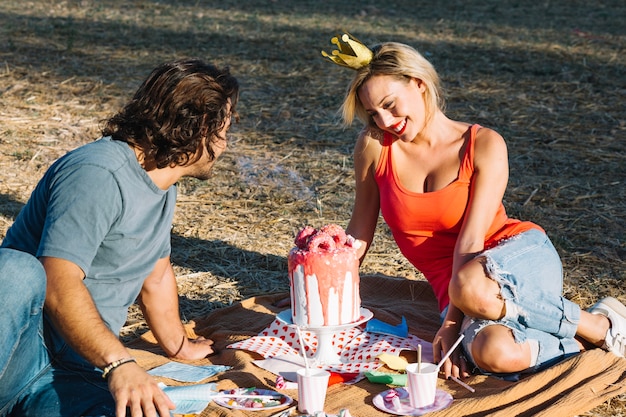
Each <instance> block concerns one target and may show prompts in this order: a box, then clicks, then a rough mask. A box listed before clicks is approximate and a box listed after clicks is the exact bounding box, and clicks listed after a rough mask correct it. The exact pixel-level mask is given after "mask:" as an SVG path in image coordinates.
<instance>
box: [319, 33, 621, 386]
mask: <svg viewBox="0 0 626 417" xmlns="http://www.w3.org/2000/svg"><path fill="white" fill-rule="evenodd" d="M342 41H343V43H342V42H340V41H339V39H337V38H333V40H332V42H333V43H335V44H336V45H337V46H338V50H337V51H334V52H333V54H332V55H328V54H326V53H324V52H323V53H322V54H323V55H324V56H326V57H327V58H329V59H330V60H332V61H333V62H334V63H336V64H339V65H342V66H346V67H349V68H352V69H354V70H356V75H355V76H354V79H353V81H352V82H351V84H350V86H349V89H348V92H347V94H346V97H345V100H344V102H343V106H342V112H343V119H344V122H345V124H347V125H350V124H351V123H352V121H353V120H354V118H355V116H356V117H358V118H359V119H361V120H362V121H363V122H364V123H365V128H364V129H363V130H362V131H361V133H360V134H359V137H358V139H357V143H356V147H355V150H354V158H355V161H354V165H355V177H356V196H355V203H354V209H353V212H352V217H351V220H350V222H349V225H348V227H347V232H348V233H349V234H350V235H352V236H353V237H354V238H356V239H357V240H360V241H361V242H362V245H361V249H360V254H359V255H360V257H361V259H363V257H364V256H365V254H366V252H367V249H368V247H369V245H370V244H371V242H372V239H373V236H374V231H375V228H376V223H377V219H378V214H379V211H380V212H381V213H382V215H383V217H384V219H385V221H386V223H387V224H388V225H389V227H390V229H391V231H392V233H393V236H394V239H395V241H396V243H397V244H398V247H399V248H400V250H401V251H402V253H403V254H404V256H406V258H407V259H408V260H409V261H410V262H411V263H412V264H413V265H414V266H415V267H416V268H417V269H418V270H420V271H421V272H422V273H423V274H424V276H425V277H426V279H427V280H428V281H429V283H430V284H431V286H432V288H433V290H434V292H435V295H436V297H437V300H438V303H439V308H440V311H441V317H442V325H441V327H440V329H439V331H438V332H437V334H436V335H435V338H434V341H433V347H434V352H435V360H436V361H438V360H439V358H440V357H441V353H442V352H447V350H448V349H449V348H450V347H451V346H452V345H453V343H454V342H455V341H456V339H457V338H458V337H459V334H464V336H465V337H464V339H463V349H462V350H463V351H464V352H463V353H464V354H462V353H460V352H459V351H457V352H455V353H454V354H453V355H451V357H450V359H448V360H447V361H446V363H445V365H444V367H443V372H444V374H445V376H446V377H449V376H450V375H453V376H456V377H458V376H468V375H469V371H474V370H478V371H480V372H482V373H485V374H495V375H499V376H502V377H505V378H516V377H517V376H519V373H521V372H524V371H527V372H530V371H536V370H539V369H542V368H545V367H547V366H549V365H551V364H553V363H555V362H557V361H560V360H562V359H563V358H566V357H567V356H570V355H573V354H575V353H577V352H579V351H580V350H581V349H583V348H584V347H585V346H602V347H604V348H605V349H607V350H610V351H612V352H614V353H615V354H617V355H619V356H622V357H623V356H624V355H625V353H626V307H625V306H624V305H622V304H621V303H620V302H619V301H617V300H616V299H614V298H606V299H603V300H601V301H600V302H598V303H597V304H596V305H595V306H594V307H592V308H591V309H590V310H589V312H587V311H582V310H581V309H580V307H579V306H578V305H576V304H574V303H572V302H571V301H568V300H566V299H565V298H563V297H562V267H561V261H560V259H559V256H558V254H557V252H556V250H555V249H554V247H553V246H552V244H551V242H550V240H549V239H548V237H547V236H546V234H545V232H544V231H543V229H542V228H541V227H540V226H538V225H536V224H534V223H531V222H522V221H519V220H515V219H511V218H508V217H507V215H506V212H505V209H504V206H503V204H502V198H503V195H504V192H505V189H506V185H507V181H508V159H507V149H506V144H505V142H504V139H503V138H502V136H500V135H499V134H498V133H497V132H495V131H493V130H491V129H488V128H484V127H481V126H478V125H476V124H469V123H464V122H460V121H455V120H451V119H449V118H448V117H447V116H446V115H445V114H444V112H443V110H442V109H443V99H442V96H441V91H440V86H439V77H438V75H437V73H436V71H435V69H434V68H433V66H432V65H431V64H430V63H429V62H428V61H427V60H426V59H425V58H424V57H423V56H422V55H420V54H419V53H418V52H417V51H416V50H415V49H413V48H412V47H410V46H407V45H404V44H399V43H393V42H389V43H383V44H380V45H377V46H375V47H373V48H372V49H371V50H369V49H368V48H367V47H365V46H364V45H362V44H361V43H360V42H358V41H357V40H356V39H354V38H351V37H350V36H349V35H343V37H342Z"/></svg>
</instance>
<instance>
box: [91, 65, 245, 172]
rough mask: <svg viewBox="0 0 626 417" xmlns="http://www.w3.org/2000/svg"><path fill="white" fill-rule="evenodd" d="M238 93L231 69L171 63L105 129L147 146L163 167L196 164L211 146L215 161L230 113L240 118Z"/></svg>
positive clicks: (148, 156)
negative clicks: (216, 146)
mask: <svg viewBox="0 0 626 417" xmlns="http://www.w3.org/2000/svg"><path fill="white" fill-rule="evenodd" d="M238 98H239V83H238V82H237V79H236V78H235V77H233V76H232V75H231V74H230V72H229V69H228V68H224V69H219V68H217V67H215V66H214V65H211V64H207V63H204V62H203V61H201V60H199V59H182V60H177V61H173V62H170V63H165V64H162V65H160V66H158V67H157V68H156V69H154V71H152V73H151V74H150V75H149V76H148V78H147V79H146V80H145V81H144V82H143V84H142V85H141V86H140V87H139V89H138V90H137V92H136V93H135V95H134V97H133V98H132V99H131V100H130V102H129V103H128V104H126V106H125V107H124V108H123V109H122V110H120V111H119V113H117V114H116V115H114V116H113V117H111V118H110V119H108V120H107V121H106V122H105V125H104V128H103V129H102V134H103V136H111V137H112V138H113V139H115V140H119V141H122V142H126V143H128V144H129V145H131V146H133V147H135V148H138V149H140V150H142V151H143V153H144V157H145V160H146V161H153V162H154V164H155V166H156V167H157V168H165V167H168V166H184V165H187V164H191V163H193V162H195V161H196V160H198V159H199V158H200V156H202V153H203V152H204V150H205V149H206V151H207V152H208V153H209V156H210V159H211V160H213V159H214V158H215V153H214V151H213V147H212V146H211V145H212V143H213V142H215V141H216V140H218V139H219V138H218V133H219V132H220V131H221V130H222V129H223V127H224V125H225V124H226V122H227V121H228V118H231V117H232V118H234V119H235V120H238V115H237V112H236V110H235V106H236V104H237V100H238ZM229 99H230V103H231V106H230V109H229V107H228V102H229ZM203 145H204V146H203Z"/></svg>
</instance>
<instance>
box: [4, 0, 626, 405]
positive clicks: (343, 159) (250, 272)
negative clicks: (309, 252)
mask: <svg viewBox="0 0 626 417" xmlns="http://www.w3.org/2000/svg"><path fill="white" fill-rule="evenodd" d="M624 21H626V4H625V3H624V2H623V1H621V0H599V1H596V2H587V1H581V0H556V1H541V2H523V1H519V0H499V1H498V0H480V1H478V0H470V1H460V0H451V1H436V0H425V1H421V2H415V1H409V0H397V1H396V0H390V1H386V2H375V1H372V0H364V1H358V2H356V1H352V2H351V1H336V0H331V1H317V0H302V1H291V2H287V1H278V0H238V1H234V0H223V1H219V2H217V1H201V0H193V1H191V0H160V1H159V0H137V1H131V0H120V1H116V0H81V1H78V0H76V1H75V0H70V1H47V0H41V1H28V0H4V1H3V2H2V3H1V4H0V238H1V237H2V236H4V232H5V231H6V228H8V226H9V225H10V224H11V222H12V219H13V218H14V216H15V215H16V214H17V212H18V211H19V210H20V208H21V206H22V205H23V204H24V202H25V201H26V199H27V198H28V196H29V194H30V191H31V190H32V188H33V187H34V185H35V184H36V182H37V180H38V179H39V177H40V176H41V175H42V173H43V171H44V170H45V169H46V168H47V167H48V166H49V165H50V163H51V162H52V161H53V160H54V159H56V158H57V157H58V156H60V155H62V154H63V153H64V152H66V151H67V150H69V149H72V148H74V147H76V146H79V145H81V144H83V143H86V142H88V141H91V140H93V139H95V138H97V137H98V131H99V130H98V129H99V126H100V121H101V120H102V119H104V118H106V117H107V116H109V115H110V114H111V113H112V112H114V111H116V110H117V109H118V108H119V106H120V105H121V104H122V103H123V102H124V101H125V100H126V99H127V98H128V97H129V94H130V93H131V92H132V91H133V90H134V89H135V88H136V87H137V86H138V83H139V82H141V80H142V79H143V78H144V77H145V76H146V75H147V73H148V72H149V71H150V70H151V69H152V68H153V67H154V66H156V65H157V64H159V63H161V62H163V61H167V60H171V59H174V58H178V57H183V56H197V57H201V58H204V59H207V60H210V61H213V62H215V63H217V64H219V65H229V66H230V67H231V68H232V72H233V73H234V74H235V75H237V77H238V78H239V79H240V81H241V84H242V94H241V104H240V107H239V111H240V113H241V115H242V118H241V121H240V123H239V124H237V125H235V126H234V128H233V132H232V137H231V143H230V146H229V152H228V153H227V154H226V155H225V156H224V157H223V158H222V159H220V161H219V163H218V165H217V169H216V173H215V177H214V178H213V179H212V180H210V181H209V182H198V181H192V180H186V181H184V182H182V183H181V184H180V190H181V192H180V201H179V204H178V210H177V214H176V218H175V224H174V229H173V261H174V262H175V266H176V270H177V272H178V274H179V284H180V292H181V305H182V312H183V314H184V318H186V319H193V318H194V317H197V316H199V315H202V314H205V313H206V312H208V311H210V310H212V309H215V308H219V307H221V306H224V305H228V304H230V303H233V302H235V301H237V300H240V299H242V298H245V297H248V296H251V295H255V294H260V293H268V292H276V291H283V290H286V289H287V277H286V254H287V252H288V250H289V248H290V247H291V245H292V239H293V235H294V233H295V231H296V230H297V229H299V228H300V227H301V226H303V225H305V224H311V225H314V226H320V225H323V224H325V223H330V222H336V223H339V224H341V225H343V226H345V224H346V222H347V220H348V218H349V214H350V211H351V204H352V192H353V174H352V158H351V150H352V146H353V143H354V139H355V136H356V131H357V127H355V128H351V129H344V128H342V127H341V126H340V124H339V122H338V118H337V114H336V110H337V109H338V107H339V105H340V103H341V98H342V95H343V91H344V90H345V86H346V85H347V82H348V80H349V78H350V75H351V74H350V72H349V71H348V70H343V69H341V68H338V67H334V66H333V65H331V64H328V63H327V62H324V61H323V60H322V58H321V55H320V50H321V49H326V50H328V49H330V44H329V42H328V40H329V38H330V36H331V35H333V34H334V33H336V32H337V31H338V30H341V29H345V30H348V31H350V32H352V33H353V34H354V35H355V36H357V37H358V38H360V39H361V40H363V41H365V42H366V43H369V44H372V43H375V42H379V41H387V40H394V41H400V42H405V43H408V44H411V45H413V46H415V47H417V48H418V49H419V50H420V51H422V52H423V53H424V54H425V55H426V56H427V57H428V58H429V59H430V60H431V61H432V62H433V63H434V65H435V66H436V68H437V69H438V71H439V72H440V74H441V76H442V78H443V81H444V86H445V88H446V92H447V99H448V113H449V114H450V115H451V116H452V117H453V118H457V119H461V120H465V121H470V122H477V123H481V124H483V125H485V126H489V127H492V128H494V129H496V130H498V131H499V132H500V133H502V134H503V136H505V138H506V139H507V141H508V145H509V151H510V163H511V179H510V183H509V188H508V191H507V193H506V196H505V200H506V201H505V204H506V206H507V209H508V211H509V214H510V215H511V216H514V217H518V218H522V219H528V220H533V221H535V222H537V223H539V224H541V225H542V226H543V227H544V228H545V229H546V230H547V231H548V233H549V235H550V236H551V237H552V239H553V241H554V242H555V245H556V247H557V249H558V251H559V253H560V254H561V256H562V258H563V263H564V270H565V280H566V282H565V291H566V295H567V296H568V297H569V298H571V299H573V300H574V301H576V302H578V303H580V304H581V305H582V306H583V307H588V306H589V305H590V304H591V303H592V302H593V301H594V300H595V299H597V298H598V297H601V296H604V295H609V294H611V295H614V296H617V297H618V298H620V299H621V300H622V301H626V267H625V258H626V241H625V239H624V235H625V231H626V227H625V226H626V219H625V214H624V213H625V205H626V170H625V168H624V164H625V162H626V151H625V139H626V107H625V106H624V99H625V97H626V57H625V52H626V51H625V46H626V31H625V29H624ZM362 271H363V272H381V273H386V274H390V275H400V276H406V277H408V278H412V279H421V277H420V275H419V273H418V272H417V271H415V270H414V269H413V268H412V267H411V266H410V265H408V264H407V263H406V261H405V260H404V259H403V258H402V257H401V255H400V254H399V253H398V251H397V249H396V247H395V245H394V244H393V242H392V240H391V239H390V236H389V233H388V232H387V230H386V228H385V225H384V224H383V223H382V222H381V224H380V227H379V233H378V234H377V237H376V239H375V241H374V245H373V247H372V250H371V252H370V254H369V255H368V257H367V259H366V262H365V264H364V265H363V268H362ZM127 324H128V325H127V326H126V327H125V336H126V337H131V336H132V335H133V334H137V332H141V331H142V330H143V328H144V324H143V321H142V318H141V316H140V315H139V314H138V313H137V311H136V310H133V311H131V316H130V319H129V322H128V323H127ZM585 415H588V416H603V417H606V416H624V415H626V398H623V397H618V398H615V399H613V400H611V401H609V402H607V403H605V404H603V405H602V406H600V407H597V408H596V409H594V410H592V411H590V412H589V413H587V414H585Z"/></svg>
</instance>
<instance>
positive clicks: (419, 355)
mask: <svg viewBox="0 0 626 417" xmlns="http://www.w3.org/2000/svg"><path fill="white" fill-rule="evenodd" d="M417 373H418V374H420V373H422V344H421V343H420V344H419V345H417Z"/></svg>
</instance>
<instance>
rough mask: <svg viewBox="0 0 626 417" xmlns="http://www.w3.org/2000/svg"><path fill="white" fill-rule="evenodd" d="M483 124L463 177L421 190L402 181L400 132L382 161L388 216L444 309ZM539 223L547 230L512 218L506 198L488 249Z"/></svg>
mask: <svg viewBox="0 0 626 417" xmlns="http://www.w3.org/2000/svg"><path fill="white" fill-rule="evenodd" d="M479 128H480V126H479V125H473V126H471V128H470V135H469V138H468V139H467V140H468V143H467V146H466V148H465V154H464V155H463V158H462V160H461V166H460V168H459V174H458V177H457V179H456V180H455V181H453V182H452V183H450V184H448V185H447V186H446V187H445V188H442V189H440V190H437V191H433V192H427V193H415V192H411V191H409V190H407V189H406V188H404V187H403V186H402V184H400V181H399V179H398V176H397V173H396V171H395V169H394V166H393V165H392V156H391V151H392V146H391V145H392V144H393V142H394V137H393V135H391V134H388V133H385V136H384V139H383V147H382V151H381V153H380V160H379V162H378V166H377V167H376V174H375V178H376V182H377V183H378V189H379V192H380V209H381V213H382V215H383V218H384V219H385V222H386V223H387V225H388V226H389V228H390V229H391V232H392V233H393V237H394V239H395V241H396V243H397V244H398V247H399V248H400V251H401V252H402V254H403V255H404V256H405V257H406V258H407V259H408V260H409V262H411V263H412V264H413V265H414V266H415V267H416V268H417V269H418V270H419V271H420V272H422V274H424V276H425V277H426V279H427V280H428V282H429V283H430V285H431V286H432V288H433V291H434V293H435V296H436V297H437V301H438V303H439V309H440V310H441V311H443V309H444V308H445V307H446V306H447V305H448V303H449V298H448V283H449V282H450V278H451V275H452V259H453V255H454V246H455V244H456V240H457V237H458V235H459V232H460V230H461V225H462V224H463V219H464V217H465V209H466V206H467V203H468V200H469V193H470V184H471V179H472V174H473V173H474V142H475V138H476V132H477V131H478V129H479ZM533 228H535V229H539V230H543V229H541V227H539V226H537V225H536V224H534V223H531V222H522V221H519V220H516V219H510V218H509V217H508V216H507V214H506V211H505V209H504V205H503V204H502V203H500V207H499V209H498V212H497V214H496V216H495V218H494V219H493V222H492V223H491V226H490V227H489V230H488V231H487V235H486V236H485V249H488V248H490V247H493V246H495V245H496V244H497V243H498V242H499V241H501V240H503V239H507V238H509V237H512V236H515V235H517V234H519V233H522V232H524V231H527V230H530V229H533Z"/></svg>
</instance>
